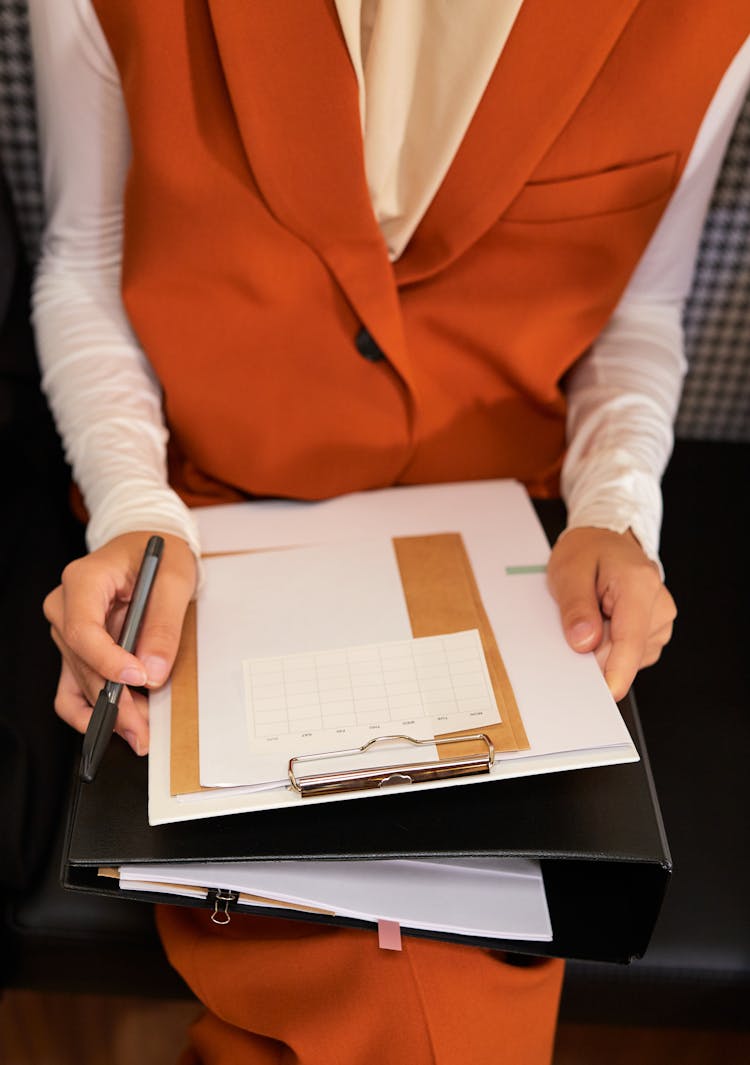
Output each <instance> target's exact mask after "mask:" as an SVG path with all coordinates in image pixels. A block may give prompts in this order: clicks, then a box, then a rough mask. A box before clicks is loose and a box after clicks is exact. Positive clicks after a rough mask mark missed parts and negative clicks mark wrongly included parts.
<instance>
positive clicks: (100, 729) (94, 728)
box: [80, 536, 164, 784]
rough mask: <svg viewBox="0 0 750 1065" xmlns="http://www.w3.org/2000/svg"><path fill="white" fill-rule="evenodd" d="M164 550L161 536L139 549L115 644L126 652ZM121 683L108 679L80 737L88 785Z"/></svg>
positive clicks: (82, 773)
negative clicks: (140, 557) (140, 558)
mask: <svg viewBox="0 0 750 1065" xmlns="http://www.w3.org/2000/svg"><path fill="white" fill-rule="evenodd" d="M163 550H164V540H163V539H162V538H161V536H152V537H151V539H150V540H149V542H148V543H147V544H146V550H145V551H144V552H143V561H142V562H141V568H140V569H139V570H138V576H137V577H136V581H135V587H134V588H133V594H132V596H131V598H130V603H129V604H128V612H127V614H126V615H125V621H124V622H123V626H122V632H121V633H120V639H119V640H118V643H119V645H120V647H122V648H123V649H124V650H125V651H128V652H129V653H130V654H132V653H133V651H134V650H135V643H136V640H137V639H138V633H139V631H140V628H141V622H142V621H143V615H144V614H145V613H146V607H147V606H148V600H149V596H150V595H151V589H152V588H153V585H154V577H156V571H157V569H158V568H159V562H160V561H161V554H162V551H163ZM123 687H124V685H123V684H119V683H116V682H115V681H113V680H108V681H107V683H106V684H105V685H104V687H103V688H102V690H101V691H100V692H99V695H98V697H97V700H96V703H95V704H94V710H93V713H92V714H91V717H90V718H89V723H88V727H87V729H86V735H85V736H84V737H83V751H82V753H81V769H80V776H81V780H83V781H85V782H86V783H87V784H90V783H91V781H92V780H93V779H94V777H95V776H96V771H97V769H98V768H99V764H100V762H101V760H102V758H103V757H104V752H105V751H106V749H107V745H108V744H109V741H110V738H111V736H112V732H113V731H114V727H115V721H116V720H117V707H118V704H119V702H120V695H121V693H122V689H123Z"/></svg>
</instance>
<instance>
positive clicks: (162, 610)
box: [137, 542, 195, 688]
mask: <svg viewBox="0 0 750 1065" xmlns="http://www.w3.org/2000/svg"><path fill="white" fill-rule="evenodd" d="M194 589H195V560H194V558H193V554H192V552H191V551H190V548H189V547H188V546H187V544H184V542H183V543H178V544H173V543H169V542H168V543H167V545H166V546H165V550H164V555H163V558H162V563H161V566H160V569H159V573H158V575H157V577H156V580H155V581H154V587H153V590H152V592H151V599H150V601H149V604H148V609H147V611H146V616H145V618H144V621H143V627H142V629H141V633H140V636H139V639H138V652H137V653H138V658H139V660H140V662H141V663H142V665H143V668H144V669H145V671H146V685H147V687H149V688H160V687H161V686H162V684H164V683H165V682H166V680H167V678H168V677H169V674H170V673H171V672H172V666H173V665H174V660H175V657H176V655H177V648H178V647H179V644H180V635H181V632H182V623H183V621H184V619H185V611H186V610H187V606H188V603H189V602H190V597H191V596H192V594H193V591H194Z"/></svg>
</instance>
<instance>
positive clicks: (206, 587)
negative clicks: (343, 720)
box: [197, 505, 411, 787]
mask: <svg viewBox="0 0 750 1065" xmlns="http://www.w3.org/2000/svg"><path fill="white" fill-rule="evenodd" d="M304 509H305V508H304V505H303V511H304ZM290 531H291V530H290ZM294 535H295V538H296V542H297V543H299V536H300V535H304V534H303V532H302V530H300V531H299V532H296V531H295V533H294ZM283 543H286V541H284V542H283ZM238 588H239V589H241V590H242V594H241V595H238ZM197 613H198V706H199V721H200V725H199V736H200V740H199V742H200V779H201V784H203V785H204V786H207V787H216V786H221V787H229V786H236V785H244V784H247V783H249V782H251V781H258V782H260V781H264V780H276V779H278V778H279V775H280V773H281V776H283V775H284V772H285V766H284V764H283V763H282V764H281V767H280V765H279V760H278V757H275V756H274V755H270V756H269V755H268V754H264V753H262V752H260V751H255V752H251V750H250V748H249V744H248V732H247V718H246V712H245V699H244V680H243V667H242V663H243V661H244V660H245V659H247V658H248V657H250V656H252V657H257V658H261V657H266V656H276V655H286V654H293V653H295V652H296V653H301V652H312V651H320V650H324V649H330V648H336V647H347V646H352V645H355V644H371V643H380V642H382V641H386V640H399V639H408V638H410V637H411V626H410V624H409V615H408V612H407V609H406V602H405V599H404V593H403V589H402V586H401V577H400V574H399V569H398V565H397V562H396V555H395V552H394V549H393V544H392V542H391V540H390V539H389V538H387V537H381V538H380V539H378V540H359V541H353V542H350V543H345V544H337V545H336V546H335V547H331V546H329V545H322V546H313V547H303V548H300V549H297V550H289V551H266V552H259V553H257V554H245V555H237V556H234V557H225V558H209V559H207V560H206V562H205V572H204V583H203V588H202V590H201V592H200V595H199V597H198V612H197ZM295 753H296V752H295Z"/></svg>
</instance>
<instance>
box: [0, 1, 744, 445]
mask: <svg viewBox="0 0 750 1065" xmlns="http://www.w3.org/2000/svg"><path fill="white" fill-rule="evenodd" d="M50 2H51V3H54V0H50ZM31 70H32V67H31V53H30V48H29V38H28V19H27V13H26V4H25V2H24V0H0V162H1V163H2V167H3V171H4V173H5V176H6V179H7V181H8V184H9V186H10V189H11V194H12V196H13V200H14V203H15V206H16V210H17V212H18V217H19V222H20V226H21V232H22V235H23V238H24V243H25V246H26V250H27V253H28V256H29V259H30V260H31V261H32V262H33V261H34V259H35V258H36V254H37V250H38V247H39V238H40V233H41V228H42V219H43V211H42V195H41V191H40V182H39V164H38V156H37V149H36V129H35V121H34V90H33V79H32V73H31ZM685 334H686V346H687V354H688V362H689V366H690V370H689V373H688V377H687V381H686V383H685V391H684V394H683V398H682V403H681V406H680V410H679V413H678V416H677V427H676V428H677V435H678V436H682V437H692V438H696V439H711V440H750V98H748V101H747V103H746V105H745V109H744V111H743V113H742V115H741V117H740V120H739V123H738V125H737V128H736V130H735V133H734V136H733V138H732V142H731V144H730V146H729V149H728V152H727V157H726V160H725V162H724V167H723V169H722V174H721V178H720V180H719V183H718V185H717V188H716V191H715V194H714V198H713V202H712V204H711V209H710V211H709V214H708V219H707V222H706V226H705V229H704V231H703V238H702V241H701V246H700V253H699V257H698V264H697V268H696V274H695V279H694V283H693V289H692V293H691V295H690V299H689V301H688V304H687V307H686V311H685Z"/></svg>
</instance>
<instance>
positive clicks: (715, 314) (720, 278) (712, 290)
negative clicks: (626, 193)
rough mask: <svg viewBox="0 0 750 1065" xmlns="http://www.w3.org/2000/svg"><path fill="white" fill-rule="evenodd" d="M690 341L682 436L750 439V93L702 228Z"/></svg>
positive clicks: (689, 310)
mask: <svg viewBox="0 0 750 1065" xmlns="http://www.w3.org/2000/svg"><path fill="white" fill-rule="evenodd" d="M685 343H686V347H687V355H688V364H689V367H690V369H689V372H688V376H687V380H686V381H685V390H684V392H683V396H682V403H681V405H680V411H679V414H678V417H677V425H676V431H677V435H678V436H683V437H692V438H695V439H704V440H705V439H709V440H750V96H749V97H748V99H747V100H746V102H745V107H744V110H743V112H742V114H741V115H740V118H739V121H738V123H737V126H736V128H735V131H734V134H733V135H732V140H731V143H730V145H729V148H728V149H727V154H726V157H725V159H724V164H723V166H722V170H721V175H720V177H719V181H718V184H717V186H716V189H715V191H714V196H713V200H712V203H711V207H710V210H709V213H708V219H707V221H706V225H705V227H704V230H703V236H702V239H701V245H700V251H699V253H698V263H697V266H696V271H695V277H694V278H693V287H692V292H691V294H690V299H689V300H688V303H687V306H686V308H685Z"/></svg>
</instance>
